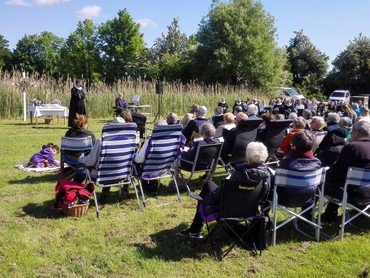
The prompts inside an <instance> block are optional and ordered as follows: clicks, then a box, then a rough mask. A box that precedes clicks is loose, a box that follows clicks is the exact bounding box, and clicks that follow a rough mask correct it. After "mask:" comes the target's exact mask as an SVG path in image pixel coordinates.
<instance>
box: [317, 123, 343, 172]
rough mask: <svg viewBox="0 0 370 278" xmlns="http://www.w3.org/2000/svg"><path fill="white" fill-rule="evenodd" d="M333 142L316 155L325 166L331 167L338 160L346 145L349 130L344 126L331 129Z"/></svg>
mask: <svg viewBox="0 0 370 278" xmlns="http://www.w3.org/2000/svg"><path fill="white" fill-rule="evenodd" d="M331 133H332V139H333V144H332V145H331V146H328V147H327V148H325V149H323V150H321V151H320V152H319V153H318V154H317V155H316V157H317V158H318V159H320V161H321V164H322V166H323V167H330V166H332V165H333V164H334V162H335V161H336V160H337V158H338V156H339V154H340V152H341V151H342V149H343V147H344V146H345V145H346V138H347V131H346V130H345V129H343V128H341V129H334V130H333V131H331Z"/></svg>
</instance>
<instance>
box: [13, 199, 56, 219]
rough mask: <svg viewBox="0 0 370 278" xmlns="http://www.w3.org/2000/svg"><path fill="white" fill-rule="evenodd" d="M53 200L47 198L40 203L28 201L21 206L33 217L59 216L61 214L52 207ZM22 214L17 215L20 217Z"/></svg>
mask: <svg viewBox="0 0 370 278" xmlns="http://www.w3.org/2000/svg"><path fill="white" fill-rule="evenodd" d="M53 204H54V200H48V201H45V202H43V203H41V204H35V203H29V204H27V205H25V206H23V207H22V211H23V212H24V213H25V214H26V215H29V216H32V217H34V218H60V217H62V216H63V215H62V214H61V213H58V212H57V211H56V210H54V209H53V208H52V206H53ZM21 216H22V215H18V217H21Z"/></svg>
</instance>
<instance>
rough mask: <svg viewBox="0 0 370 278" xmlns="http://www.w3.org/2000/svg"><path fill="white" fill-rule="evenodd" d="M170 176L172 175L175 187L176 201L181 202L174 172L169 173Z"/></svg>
mask: <svg viewBox="0 0 370 278" xmlns="http://www.w3.org/2000/svg"><path fill="white" fill-rule="evenodd" d="M171 176H172V179H173V181H174V183H175V187H176V193H177V202H179V203H181V202H182V200H181V197H180V190H179V186H178V185H177V180H176V176H175V174H174V172H172V173H171Z"/></svg>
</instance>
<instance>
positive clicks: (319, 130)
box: [310, 116, 326, 153]
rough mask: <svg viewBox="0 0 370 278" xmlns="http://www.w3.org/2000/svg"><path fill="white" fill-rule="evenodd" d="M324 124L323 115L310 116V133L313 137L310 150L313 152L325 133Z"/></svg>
mask: <svg viewBox="0 0 370 278" xmlns="http://www.w3.org/2000/svg"><path fill="white" fill-rule="evenodd" d="M324 126H325V120H324V118H323V117H320V116H314V117H312V120H311V124H310V134H311V135H312V136H313V137H314V141H313V148H312V152H313V153H315V152H316V150H317V148H318V147H319V145H320V143H321V141H322V140H323V139H324V137H325V135H326V131H324V130H323V128H324Z"/></svg>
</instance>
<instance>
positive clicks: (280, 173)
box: [272, 168, 326, 245]
mask: <svg viewBox="0 0 370 278" xmlns="http://www.w3.org/2000/svg"><path fill="white" fill-rule="evenodd" d="M325 172H326V168H321V169H319V170H315V171H304V172H302V171H293V170H286V169H279V168H278V169H276V172H275V186H274V195H273V200H272V213H273V238H272V244H273V245H275V244H276V232H277V230H278V229H279V228H281V227H283V226H284V225H286V224H288V223H289V222H291V221H293V220H294V228H295V229H296V230H297V231H299V232H301V233H303V234H304V235H306V236H309V235H308V234H307V233H305V232H303V231H302V230H301V229H299V228H298V225H297V219H299V220H302V221H304V222H306V223H308V224H310V225H312V226H313V227H314V228H315V238H316V240H317V241H319V239H320V229H321V228H322V227H321V211H322V206H323V186H324V182H325ZM311 189H312V190H311ZM307 190H308V191H307ZM307 192H312V194H311V193H309V194H307ZM316 193H317V195H318V199H319V200H318V201H319V208H318V216H317V220H316V221H314V220H311V219H307V218H305V217H304V214H305V213H306V212H308V211H309V210H312V213H313V212H314V210H315V206H316V205H315V202H314V199H315V196H316ZM279 194H281V195H282V194H283V195H284V196H280V199H281V200H280V201H279ZM284 199H285V200H284ZM309 200H313V202H312V204H311V205H310V206H307V207H305V209H303V210H301V211H300V212H297V208H300V207H303V206H305V205H306V203H307V201H309ZM291 208H293V210H291ZM277 210H282V211H285V212H287V213H288V215H289V216H288V217H289V218H288V219H286V220H285V221H283V222H282V223H279V224H278V225H277Z"/></svg>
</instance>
